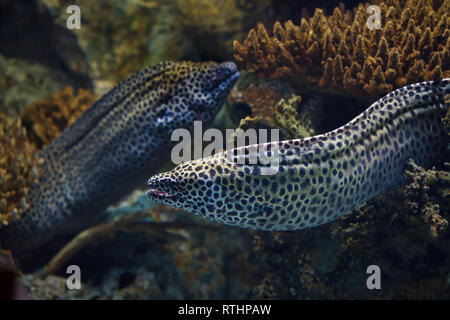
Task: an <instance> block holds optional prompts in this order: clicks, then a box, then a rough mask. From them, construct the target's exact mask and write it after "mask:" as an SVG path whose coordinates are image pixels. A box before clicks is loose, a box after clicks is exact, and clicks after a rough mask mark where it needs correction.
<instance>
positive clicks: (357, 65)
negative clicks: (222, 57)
mask: <svg viewBox="0 0 450 320" xmlns="http://www.w3.org/2000/svg"><path fill="white" fill-rule="evenodd" d="M378 5H379V7H380V9H381V13H382V17H381V29H375V30H373V31H372V30H370V29H369V28H368V27H366V21H367V18H368V17H369V15H368V14H367V13H366V8H367V7H368V6H369V4H366V5H362V4H360V5H359V6H358V7H357V8H355V9H353V11H352V12H350V11H348V10H347V11H345V8H344V7H343V6H342V5H341V6H340V7H336V8H335V9H334V11H333V14H332V15H331V16H328V17H327V16H326V15H325V14H324V13H323V11H322V10H321V9H316V11H315V13H314V15H313V16H312V17H311V18H310V19H305V18H302V19H301V22H300V25H298V26H297V25H294V24H293V23H292V22H291V21H287V22H286V23H284V26H282V25H281V23H279V22H276V23H275V24H274V27H273V35H272V36H269V34H268V32H267V30H266V28H265V27H264V26H263V25H262V24H258V25H257V27H256V29H252V30H250V32H249V34H248V37H247V39H246V40H245V41H244V42H243V44H241V43H240V42H238V41H235V42H234V49H235V55H234V56H235V58H236V60H237V61H239V62H240V63H241V65H244V66H245V67H246V69H247V70H249V71H250V72H252V73H256V74H258V75H260V76H266V77H272V78H280V79H290V80H292V82H293V83H295V84H296V85H297V86H303V85H307V84H314V85H318V86H319V87H321V88H329V87H332V88H334V89H336V90H338V91H344V92H346V93H347V94H350V95H355V96H363V95H366V96H367V95H369V96H381V95H383V94H385V93H388V92H390V91H392V90H393V89H395V88H398V87H402V86H404V85H405V84H407V83H414V82H419V81H423V80H436V79H442V78H443V77H449V76H450V53H449V50H450V16H449V15H448V12H449V10H450V1H449V0H442V1H432V0H427V1H413V0H406V1H405V0H388V1H386V2H380V3H378Z"/></svg>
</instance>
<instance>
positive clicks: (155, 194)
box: [147, 189, 175, 199]
mask: <svg viewBox="0 0 450 320" xmlns="http://www.w3.org/2000/svg"><path fill="white" fill-rule="evenodd" d="M147 195H148V196H149V197H150V198H153V199H158V198H159V199H166V198H174V197H175V195H174V194H171V193H168V192H166V191H161V190H158V189H150V190H149V191H148V192H147Z"/></svg>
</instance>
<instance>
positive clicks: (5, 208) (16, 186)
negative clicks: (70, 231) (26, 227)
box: [0, 114, 41, 229]
mask: <svg viewBox="0 0 450 320" xmlns="http://www.w3.org/2000/svg"><path fill="white" fill-rule="evenodd" d="M40 163H41V160H40V159H39V158H38V156H37V148H36V146H35V145H34V144H33V143H31V142H30V141H29V139H28V136H27V132H26V129H25V128H24V127H23V126H22V122H21V121H20V119H17V120H13V119H11V118H9V117H7V116H6V115H4V114H0V194H1V195H2V197H1V199H0V229H1V226H2V225H7V224H8V223H9V222H11V221H12V219H17V218H19V216H20V213H21V212H22V211H23V210H24V209H25V208H26V207H27V203H26V201H25V200H24V197H25V196H26V195H27V193H28V190H29V187H30V186H31V184H33V183H36V182H37V181H38V180H37V177H38V174H39V165H40Z"/></svg>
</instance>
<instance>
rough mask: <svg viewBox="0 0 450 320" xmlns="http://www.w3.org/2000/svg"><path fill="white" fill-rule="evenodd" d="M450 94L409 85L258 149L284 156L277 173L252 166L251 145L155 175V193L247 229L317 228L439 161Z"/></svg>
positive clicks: (449, 84)
mask: <svg viewBox="0 0 450 320" xmlns="http://www.w3.org/2000/svg"><path fill="white" fill-rule="evenodd" d="M449 97H450V79H444V80H442V81H439V82H422V83H417V84H412V85H408V86H406V87H403V88H400V89H398V90H395V91H393V92H391V93H389V94H388V95H386V96H385V97H383V98H382V99H380V100H378V101H376V102H375V103H373V104H372V105H371V106H370V107H369V108H368V109H367V110H366V111H364V112H363V113H362V114H360V115H359V116H357V117H356V118H355V119H353V120H352V121H350V122H349V123H347V124H346V125H344V126H342V127H340V128H338V129H336V130H334V131H331V132H328V133H325V134H321V135H317V136H314V137H310V138H306V139H296V140H288V141H281V142H269V143H266V144H260V145H257V146H256V148H257V150H259V152H262V154H265V155H266V156H268V157H270V156H271V154H272V153H274V152H275V151H277V152H278V153H279V158H278V159H279V164H278V173H276V174H274V175H262V170H263V169H264V168H265V167H264V165H263V164H261V163H259V164H253V165H251V164H250V162H249V154H251V149H250V148H251V146H245V147H241V148H236V149H231V150H227V151H224V152H221V153H218V154H215V155H213V156H211V157H206V158H202V159H198V160H195V161H189V162H186V163H183V164H180V165H179V166H177V167H175V168H174V169H173V170H172V171H169V172H165V173H161V174H158V175H155V176H153V177H151V178H150V180H149V181H148V184H149V186H150V188H151V189H150V190H149V191H148V196H149V197H150V198H152V199H154V200H156V201H158V202H161V203H165V204H169V205H171V206H174V207H178V208H182V209H184V210H186V211H188V212H192V213H194V214H196V215H200V216H202V217H204V218H207V219H212V220H215V221H218V222H221V223H224V224H227V225H234V226H239V227H243V228H250V229H257V230H297V229H303V228H309V227H313V226H318V225H321V224H324V223H327V222H329V221H332V220H335V219H337V218H339V217H340V216H342V215H344V214H345V213H347V212H350V211H351V210H353V209H355V208H356V207H358V206H359V205H361V204H362V203H364V202H366V201H367V200H369V199H371V198H373V197H374V196H376V195H378V194H380V193H382V192H383V191H385V190H386V189H388V188H389V187H390V186H392V185H394V184H395V183H397V182H400V181H401V179H402V175H403V169H404V166H405V163H407V161H408V160H409V159H414V160H415V162H416V163H418V164H421V165H424V166H427V165H430V164H431V163H432V162H433V161H436V159H438V157H440V156H441V155H442V153H441V152H444V149H445V147H446V146H447V144H448V142H449V141H448V133H447V130H445V129H444V128H443V126H442V125H441V118H442V115H443V113H444V112H445V111H446V110H447V109H448V107H449ZM253 147H255V146H253ZM239 160H240V161H239Z"/></svg>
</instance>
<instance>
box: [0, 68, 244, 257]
mask: <svg viewBox="0 0 450 320" xmlns="http://www.w3.org/2000/svg"><path fill="white" fill-rule="evenodd" d="M238 77H239V72H238V70H237V67H236V65H235V64H234V63H233V62H224V63H221V64H218V63H215V62H205V63H193V62H161V63H159V64H156V65H154V66H152V67H147V68H145V69H143V70H141V71H140V72H138V73H136V74H134V75H132V76H130V77H129V78H127V79H126V80H124V81H122V82H120V83H119V84H118V85H117V86H116V87H114V88H113V89H112V90H111V91H110V92H108V93H107V94H105V95H104V96H103V97H102V98H101V99H100V100H98V101H97V102H96V103H94V104H93V105H92V106H91V107H90V108H89V109H88V110H87V111H86V112H85V113H84V114H83V115H82V116H81V117H80V118H79V119H78V120H77V121H76V122H75V123H74V124H73V125H72V126H71V127H70V128H68V129H67V130H66V131H65V132H63V134H62V135H61V136H60V137H58V138H57V139H55V140H54V141H53V142H52V143H51V144H50V145H48V147H46V148H45V149H44V150H43V151H42V154H41V156H42V157H43V158H44V160H45V161H44V165H43V173H42V174H41V175H40V180H39V184H38V185H34V186H32V188H31V189H30V194H31V195H30V197H29V199H27V202H28V205H29V208H28V209H26V211H25V212H24V213H23V214H22V217H21V219H19V220H17V221H15V222H13V223H11V224H10V225H8V226H7V227H2V228H1V229H0V241H1V244H2V246H3V248H6V249H12V250H13V252H14V253H15V254H18V255H20V254H21V253H23V252H28V251H29V250H31V249H33V248H36V247H37V246H38V245H40V244H42V243H44V242H45V241H48V240H50V239H52V237H53V236H55V235H57V234H58V233H61V232H63V231H64V232H66V231H68V230H74V231H77V229H78V231H80V230H79V228H81V227H82V226H80V224H81V225H86V224H88V221H90V220H95V219H96V217H98V216H99V213H101V212H102V211H104V209H105V208H106V207H107V206H108V205H109V204H111V203H113V202H115V201H117V200H118V199H120V198H121V197H122V196H124V195H126V194H127V193H129V192H130V191H132V189H134V188H135V187H136V186H139V185H141V186H145V182H146V180H147V179H146V178H144V177H148V176H149V175H151V174H154V173H156V172H157V170H158V169H160V168H161V167H162V166H163V165H164V164H166V163H167V161H168V156H167V158H166V157H165V155H166V154H170V153H168V152H166V151H167V150H168V148H170V145H169V143H170V140H171V139H170V135H171V133H172V131H173V130H174V129H177V128H192V127H193V122H194V120H201V121H205V122H206V123H208V122H210V121H211V120H212V119H213V118H214V116H215V115H216V114H217V113H218V111H219V110H220V108H221V106H222V105H223V103H224V101H225V98H226V97H227V95H228V93H229V91H230V90H231V88H232V87H233V85H234V83H235V82H236V81H237V79H238ZM146 173H148V175H147V174H146ZM142 179H145V180H142Z"/></svg>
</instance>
